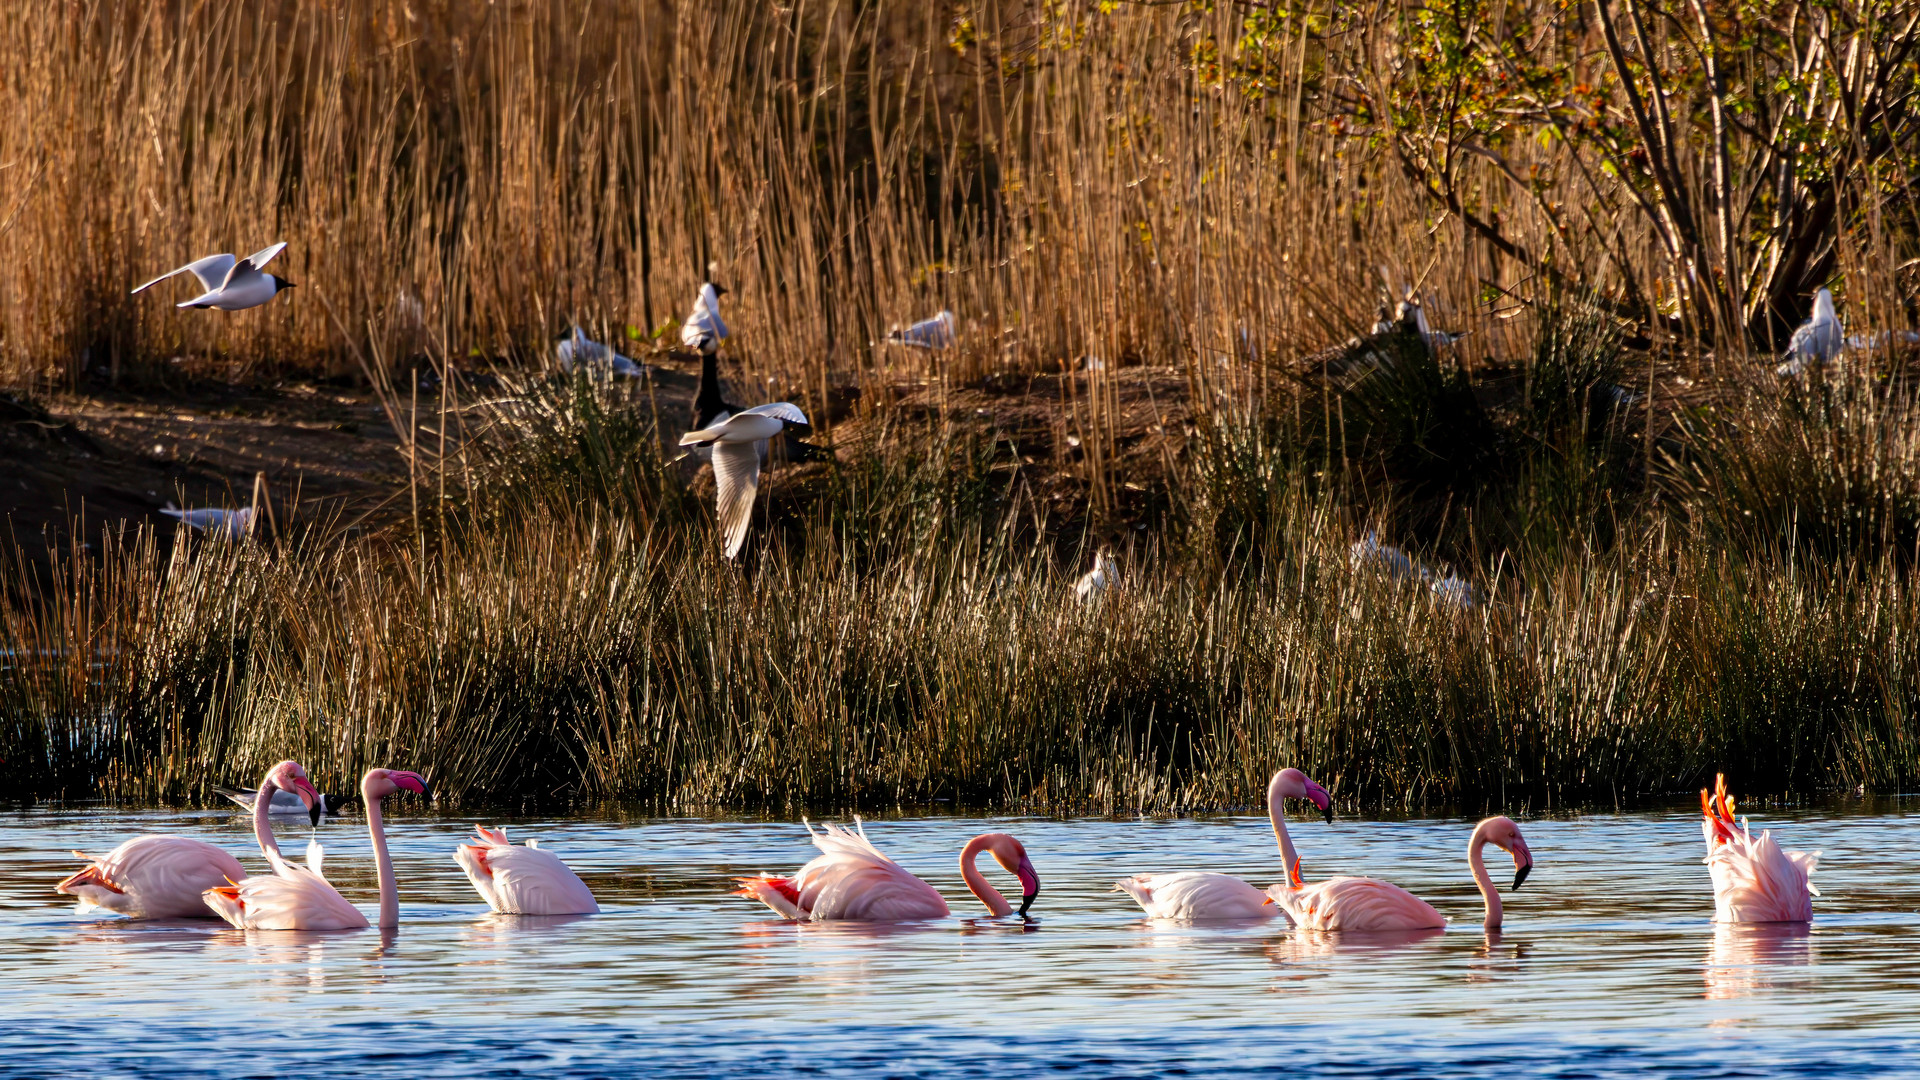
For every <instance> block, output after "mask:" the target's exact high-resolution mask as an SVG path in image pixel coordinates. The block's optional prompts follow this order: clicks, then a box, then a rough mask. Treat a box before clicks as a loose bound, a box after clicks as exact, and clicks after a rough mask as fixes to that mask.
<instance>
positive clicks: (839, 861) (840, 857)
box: [733, 817, 1040, 922]
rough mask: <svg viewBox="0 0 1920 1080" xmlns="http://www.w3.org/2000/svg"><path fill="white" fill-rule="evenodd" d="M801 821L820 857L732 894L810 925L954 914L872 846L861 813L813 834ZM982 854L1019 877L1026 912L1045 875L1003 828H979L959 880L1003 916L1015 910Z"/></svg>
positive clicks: (746, 882) (747, 882)
mask: <svg viewBox="0 0 1920 1080" xmlns="http://www.w3.org/2000/svg"><path fill="white" fill-rule="evenodd" d="M803 823H804V824H806V826H807V835H808V836H809V837H811V838H812V840H813V845H814V846H815V847H817V848H819V849H820V854H819V855H818V856H817V857H815V858H814V860H813V861H812V862H809V863H807V865H805V866H803V867H801V868H800V871H799V872H798V873H796V874H794V875H793V876H792V877H757V878H740V879H739V885H740V889H739V891H737V892H735V893H734V894H733V895H735V896H745V897H749V898H751V899H754V900H758V901H760V902H761V903H763V904H765V905H767V906H768V907H770V908H772V909H773V910H774V911H775V912H777V913H779V914H780V915H781V916H783V917H785V918H788V919H797V920H803V921H812V922H829V921H836V920H848V921H863V922H905V921H908V920H912V919H944V918H946V917H947V916H948V915H951V914H952V913H953V912H952V910H951V909H950V908H948V907H947V901H946V899H945V898H944V897H942V896H941V895H940V893H939V892H938V891H937V890H936V889H934V887H933V886H931V885H929V884H927V883H926V882H924V881H922V880H920V879H919V878H917V877H915V876H913V875H912V874H910V873H908V872H907V871H906V869H905V868H903V867H902V866H900V864H898V863H896V862H894V861H893V860H892V859H889V858H887V857H886V856H885V855H883V854H881V853H880V849H879V848H876V847H874V846H873V842H872V841H870V840H868V839H867V827H866V824H865V823H864V822H862V821H861V820H860V819H859V818H858V817H855V818H854V819H853V823H854V825H855V826H856V827H857V830H858V831H856V830H855V829H848V828H846V827H844V826H840V825H827V826H826V827H825V828H824V829H823V830H822V831H820V832H815V831H814V829H813V824H812V823H811V822H803ZM982 851H986V852H990V853H991V854H992V855H993V858H994V861H995V862H998V863H999V864H1000V865H1001V866H1002V867H1004V868H1005V869H1006V870H1007V871H1008V872H1009V873H1011V874H1013V876H1014V877H1016V878H1018V879H1019V880H1020V909H1019V911H1020V914H1021V915H1023V916H1024V915H1026V913H1027V909H1028V908H1029V907H1031V906H1033V898H1034V897H1036V896H1038V895H1040V876H1039V875H1038V874H1036V873H1034V869H1033V863H1032V861H1031V860H1029V859H1028V858H1027V851H1026V848H1024V847H1022V846H1021V844H1020V841H1018V840H1015V839H1014V838H1013V837H1011V836H1008V835H1007V834H1006V833H982V834H980V835H979V836H976V837H974V838H973V839H972V840H969V841H968V842H967V846H966V847H965V848H963V849H961V852H960V877H961V879H962V880H964V881H965V882H966V883H967V888H968V889H969V890H970V891H971V892H972V893H973V895H974V896H976V897H978V898H979V899H980V902H981V903H983V904H985V905H987V910H988V911H990V912H992V913H993V914H994V915H995V916H996V917H998V916H1002V915H1010V914H1013V911H1014V908H1013V905H1011V904H1009V903H1007V898H1006V897H1004V896H1002V895H1000V891H999V890H998V889H995V888H994V887H993V886H992V885H990V884H988V883H987V879H986V878H985V877H984V876H982V875H981V873H980V870H979V868H978V867H976V866H975V865H974V862H975V860H977V859H978V858H979V857H980V853H981V852H982Z"/></svg>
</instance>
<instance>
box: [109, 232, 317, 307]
mask: <svg viewBox="0 0 1920 1080" xmlns="http://www.w3.org/2000/svg"><path fill="white" fill-rule="evenodd" d="M286 249H287V244H286V241H284V240H283V241H281V242H280V243H278V244H275V245H273V246H272V247H268V248H262V249H261V250H259V251H256V252H254V253H253V254H251V255H249V256H247V257H246V258H244V259H241V260H240V261H239V262H235V261H234V259H233V256H232V255H228V254H225V253H222V254H219V255H209V256H207V257H206V258H204V259H195V260H194V261H193V262H190V263H188V264H187V265H185V266H182V267H179V268H177V269H174V270H169V271H167V272H166V273H164V274H161V275H160V276H159V277H157V278H154V279H153V280H152V281H149V282H147V283H146V284H145V285H142V286H140V287H139V288H137V289H135V290H133V291H134V294H135V295H138V294H140V293H143V292H146V291H147V290H148V289H151V288H153V287H154V286H155V285H158V284H160V283H161V282H163V281H165V280H167V279H168V278H170V277H173V276H174V275H176V274H192V275H193V276H194V277H196V278H199V279H200V287H201V290H202V291H201V293H200V295H199V296H196V297H194V298H193V299H191V300H187V301H184V302H182V303H179V304H175V305H174V306H175V307H183V308H219V309H220V310H222V311H244V310H246V309H247V308H250V307H259V306H260V305H261V304H264V303H266V302H267V301H269V300H271V299H273V298H274V296H275V295H276V294H277V293H279V291H280V290H281V289H291V288H293V282H291V281H288V280H287V279H286V278H283V277H281V276H279V275H278V274H269V273H267V272H266V271H265V267H266V265H267V264H268V263H270V262H272V261H273V259H274V256H276V255H279V254H280V253H281V252H282V251H285V250H286Z"/></svg>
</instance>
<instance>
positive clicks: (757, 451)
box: [680, 401, 807, 559]
mask: <svg viewBox="0 0 1920 1080" xmlns="http://www.w3.org/2000/svg"><path fill="white" fill-rule="evenodd" d="M789 424H799V425H802V426H806V425H807V414H806V413H803V412H801V411H800V408H799V406H797V405H794V404H791V403H790V402H785V401H776V402H774V403H773V404H771V405H755V406H754V407H753V408H751V409H742V410H740V411H739V412H737V413H734V414H733V415H731V416H729V417H727V418H726V419H725V420H722V421H720V422H719V423H717V424H714V425H713V426H711V427H707V428H702V429H700V430H698V431H689V432H687V433H686V434H685V435H682V436H680V445H681V446H696V447H698V446H710V447H712V448H713V484H714V489H715V490H714V512H715V516H717V517H718V518H719V519H720V550H721V552H722V553H724V554H725V555H726V557H727V558H729V559H731V558H733V557H734V556H736V555H738V554H740V548H741V546H742V545H744V544H745V543H746V542H747V523H748V522H749V521H751V520H752V519H753V498H754V495H755V493H756V492H757V491H758V490H759V488H760V455H761V454H763V453H765V452H766V445H767V440H768V439H771V438H773V437H774V436H776V435H783V434H785V433H786V430H787V425H789Z"/></svg>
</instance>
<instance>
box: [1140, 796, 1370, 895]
mask: <svg viewBox="0 0 1920 1080" xmlns="http://www.w3.org/2000/svg"><path fill="white" fill-rule="evenodd" d="M1287 799H1305V800H1307V801H1308V802H1310V803H1312V804H1313V805H1314V806H1316V807H1318V808H1319V809H1320V811H1321V812H1322V813H1324V814H1325V815H1326V816H1327V820H1328V821H1329V822H1331V821H1332V820H1333V797H1332V796H1331V795H1328V794H1327V791H1326V789H1325V788H1323V787H1321V786H1320V785H1319V784H1316V783H1314V782H1313V781H1312V780H1309V779H1307V774H1306V773H1303V772H1301V771H1300V770H1299V769H1281V770H1280V771H1279V772H1277V773H1274V774H1273V779H1272V780H1270V781H1268V782H1267V820H1269V821H1271V822H1272V823H1273V836H1274V839H1276V840H1278V841H1279V842H1280V858H1281V860H1282V862H1283V863H1284V864H1285V865H1286V867H1288V868H1289V869H1290V870H1291V871H1292V872H1293V873H1294V874H1295V875H1296V876H1298V874H1299V871H1300V856H1299V855H1297V854H1296V853H1295V852H1294V850H1293V838H1292V837H1290V836H1288V835H1287V817H1286V800H1287ZM1113 887H1114V891H1116V892H1124V893H1126V894H1128V895H1129V896H1132V897H1133V898H1134V900H1135V901H1137V902H1138V903H1139V904H1140V908H1141V910H1143V911H1145V912H1146V913H1147V917H1148V918H1150V919H1195V920H1197V919H1267V918H1272V917H1273V916H1274V915H1277V914H1279V909H1277V908H1274V907H1272V906H1271V901H1269V900H1268V899H1267V894H1266V893H1263V892H1261V891H1260V890H1259V889H1256V888H1254V887H1253V886H1251V885H1249V884H1247V883H1246V882H1244V881H1242V880H1240V879H1239V878H1237V877H1232V876H1230V875H1227V874H1215V873H1211V872H1205V871H1187V872H1184V873H1178V874H1135V875H1134V876H1133V877H1130V878H1122V879H1121V880H1119V881H1117V882H1115V883H1114V886H1113Z"/></svg>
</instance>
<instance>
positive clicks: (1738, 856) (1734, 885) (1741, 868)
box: [1700, 773, 1820, 923]
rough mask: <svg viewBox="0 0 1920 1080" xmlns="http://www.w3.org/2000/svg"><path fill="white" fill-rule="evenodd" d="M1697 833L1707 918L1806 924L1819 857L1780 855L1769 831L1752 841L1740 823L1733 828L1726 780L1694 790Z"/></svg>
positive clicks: (1795, 853) (1813, 854) (1797, 853)
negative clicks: (1703, 852)
mask: <svg viewBox="0 0 1920 1080" xmlns="http://www.w3.org/2000/svg"><path fill="white" fill-rule="evenodd" d="M1700 812H1701V822H1700V831H1701V832H1702V833H1703V834H1704V835H1705V836H1706V838H1707V857H1706V860H1705V862H1706V864H1707V873H1708V874H1710V875H1711V876H1712V878H1713V907H1714V914H1713V920H1714V921H1715V922H1723V923H1773V922H1812V921H1813V899H1812V898H1813V897H1815V896H1819V895H1820V890H1819V889H1816V888H1814V887H1813V881H1812V878H1813V871H1814V869H1815V868H1816V867H1818V866H1819V864H1820V853H1819V852H1817V851H1815V852H1805V851H1782V850H1780V845H1779V844H1778V843H1776V842H1775V841H1774V839H1773V830H1771V829H1769V830H1767V831H1765V832H1762V833H1761V834H1760V839H1758V840H1755V839H1754V838H1753V833H1752V832H1751V831H1749V829H1748V827H1747V823H1746V822H1744V821H1743V822H1740V823H1739V824H1738V825H1736V824H1734V818H1733V796H1731V795H1729V794H1727V777H1726V774H1724V773H1721V774H1719V775H1718V776H1716V777H1715V778H1714V782H1713V791H1712V792H1711V793H1709V792H1708V791H1707V789H1705V788H1701V789H1700Z"/></svg>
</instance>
